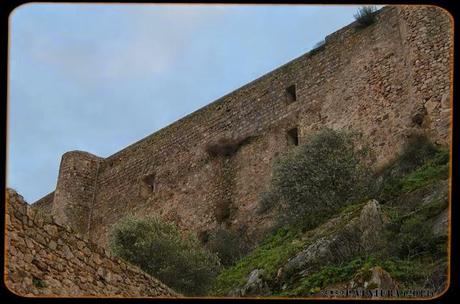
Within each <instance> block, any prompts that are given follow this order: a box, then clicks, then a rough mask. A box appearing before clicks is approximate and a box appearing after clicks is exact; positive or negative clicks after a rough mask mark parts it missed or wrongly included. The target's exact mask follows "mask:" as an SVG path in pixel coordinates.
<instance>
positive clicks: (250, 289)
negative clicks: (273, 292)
mask: <svg viewBox="0 0 460 304" xmlns="http://www.w3.org/2000/svg"><path fill="white" fill-rule="evenodd" d="M263 274H264V270H263V269H255V270H253V271H251V273H250V274H249V276H248V278H247V282H246V284H245V285H244V286H243V287H241V288H236V289H234V290H233V291H232V292H231V293H230V296H239V297H241V296H242V297H244V296H264V295H269V294H270V288H269V287H268V285H267V283H266V282H265V281H264V280H263Z"/></svg>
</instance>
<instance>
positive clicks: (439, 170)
mask: <svg viewBox="0 0 460 304" xmlns="http://www.w3.org/2000/svg"><path fill="white" fill-rule="evenodd" d="M448 169H449V151H448V150H446V149H442V148H439V147H437V146H436V145H434V144H433V143H432V142H431V141H430V140H429V139H428V138H427V137H426V136H425V135H418V134H414V135H412V136H411V137H410V138H409V140H408V141H407V142H406V143H405V144H404V145H403V147H402V149H401V151H400V152H399V154H398V156H397V157H396V158H395V159H394V160H393V161H391V162H390V163H389V164H388V165H387V166H386V167H385V168H383V169H382V170H381V171H380V172H379V173H378V174H377V175H378V176H379V177H380V182H377V183H375V185H374V190H373V192H374V193H375V195H374V196H375V197H377V198H378V199H379V200H380V201H381V202H386V201H389V200H391V199H393V198H394V197H397V196H398V195H399V194H401V193H403V192H410V191H412V190H414V189H418V188H420V187H423V186H425V185H427V184H428V183H430V182H431V181H433V180H436V179H440V178H447V177H448Z"/></svg>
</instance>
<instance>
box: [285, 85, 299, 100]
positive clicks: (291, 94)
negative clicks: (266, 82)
mask: <svg viewBox="0 0 460 304" xmlns="http://www.w3.org/2000/svg"><path fill="white" fill-rule="evenodd" d="M286 96H287V101H288V103H291V102H294V101H297V94H296V88H295V84H293V85H291V86H289V87H287V88H286Z"/></svg>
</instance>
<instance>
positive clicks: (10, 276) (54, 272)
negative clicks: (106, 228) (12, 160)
mask: <svg viewBox="0 0 460 304" xmlns="http://www.w3.org/2000/svg"><path fill="white" fill-rule="evenodd" d="M6 195H7V198H6V202H7V208H6V211H7V213H6V225H7V227H6V228H7V231H6V237H5V245H6V250H7V253H8V255H7V256H6V261H5V262H6V263H5V283H6V286H7V287H8V289H9V290H10V291H12V292H14V293H16V294H18V295H20V296H61V297H62V296H64V297H65V296H73V297H75V296H93V297H97V296H111V297H158V296H162V297H166V296H177V294H176V293H175V292H174V291H172V290H171V289H169V288H168V287H167V286H165V285H164V284H162V283H161V282H160V281H158V280H157V279H155V278H153V277H151V276H149V275H148V274H146V273H144V272H142V271H141V270H140V269H138V268H137V267H134V266H132V265H129V264H127V263H125V262H123V261H121V260H119V259H116V258H114V257H111V256H110V255H109V254H108V253H107V251H106V250H105V249H103V248H101V247H98V246H97V245H95V244H94V243H91V242H88V240H86V239H84V238H82V237H80V236H78V235H77V234H76V233H75V232H74V231H72V230H71V229H70V228H68V227H64V226H61V225H59V224H57V223H55V222H54V221H53V219H52V218H50V217H48V216H43V215H41V214H39V213H37V212H35V211H34V210H33V209H32V208H31V207H30V206H29V205H27V203H25V202H24V200H23V199H22V197H21V196H20V195H18V194H17V193H16V192H15V191H14V190H11V189H8V190H7V193H6Z"/></svg>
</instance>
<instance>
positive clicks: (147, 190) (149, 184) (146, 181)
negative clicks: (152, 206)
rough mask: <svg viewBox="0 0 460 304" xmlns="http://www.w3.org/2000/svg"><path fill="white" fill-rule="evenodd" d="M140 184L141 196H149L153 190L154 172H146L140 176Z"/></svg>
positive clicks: (154, 184)
mask: <svg viewBox="0 0 460 304" xmlns="http://www.w3.org/2000/svg"><path fill="white" fill-rule="evenodd" d="M141 181H142V185H141V195H142V196H143V197H147V196H149V195H150V194H151V193H153V192H154V191H155V186H156V183H155V174H153V173H152V174H147V175H145V176H144V177H142V180H141Z"/></svg>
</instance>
